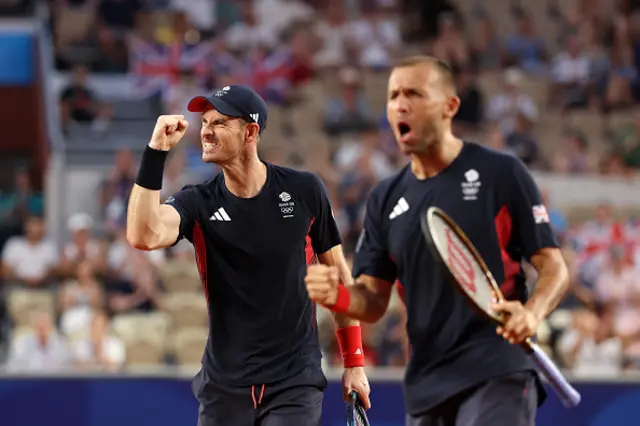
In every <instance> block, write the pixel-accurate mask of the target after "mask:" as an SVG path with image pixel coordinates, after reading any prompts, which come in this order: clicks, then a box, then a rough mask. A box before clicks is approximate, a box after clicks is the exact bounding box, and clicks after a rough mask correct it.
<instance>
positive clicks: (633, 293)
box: [0, 0, 640, 375]
mask: <svg viewBox="0 0 640 426" xmlns="http://www.w3.org/2000/svg"><path fill="white" fill-rule="evenodd" d="M50 6H51V8H50V14H49V18H50V25H51V28H52V34H53V43H54V48H55V55H56V58H55V59H56V66H57V68H58V70H59V71H60V72H67V73H69V74H70V75H71V78H70V79H69V80H68V82H67V85H66V86H65V87H64V88H63V90H61V92H60V95H59V100H60V102H59V106H60V113H61V114H60V116H61V119H62V122H61V125H62V128H63V130H64V131H65V134H68V135H69V134H71V132H72V129H73V126H75V125H77V124H78V123H80V124H83V125H86V126H88V127H89V128H90V131H91V132H95V134H100V133H109V132H110V129H112V128H113V127H112V126H113V123H114V121H116V118H115V115H114V108H113V106H112V105H111V104H110V100H109V99H108V98H107V97H106V96H104V94H101V93H99V91H97V90H94V88H92V87H91V84H90V83H89V77H90V76H91V75H94V74H104V75H106V74H108V75H112V76H122V78H123V79H125V78H129V79H132V80H133V81H135V87H136V93H135V96H136V97H144V98H145V99H151V100H152V101H153V102H154V103H155V104H156V105H157V108H158V111H161V112H164V113H185V115H186V116H187V119H189V120H190V121H191V122H192V123H197V122H198V118H197V117H191V116H190V115H189V113H188V112H186V111H185V106H186V103H187V101H188V100H189V99H190V98H191V97H193V96H195V95H199V94H202V93H206V92H207V91H210V90H212V88H214V87H220V86H224V85H227V84H231V83H244V84H249V85H251V86H253V87H255V88H256V90H258V91H259V92H260V94H261V95H262V96H263V97H264V98H265V99H266V100H267V101H268V103H269V105H270V122H269V128H268V130H267V132H266V137H265V140H264V141H263V145H264V146H263V147H261V151H262V156H263V158H265V159H266V160H268V161H272V162H274V163H277V164H283V165H288V166H292V167H300V168H305V169H308V170H312V171H314V172H316V173H318V175H320V177H321V178H322V179H323V180H324V182H325V184H326V185H327V188H328V189H329V191H330V194H331V197H332V201H333V203H334V206H333V207H334V213H335V217H336V219H337V220H338V223H339V226H340V229H341V231H342V235H343V237H344V240H345V248H346V250H347V253H348V257H349V258H351V252H352V250H353V247H354V244H355V241H356V240H357V236H358V235H359V233H360V229H361V221H362V215H363V203H364V200H365V199H366V196H367V194H368V192H369V191H370V189H371V188H372V187H373V186H374V185H375V184H376V183H377V182H379V181H380V180H381V179H384V178H385V177H387V176H389V175H391V174H392V173H394V172H395V171H396V170H398V169H399V168H400V167H402V166H403V165H404V164H406V162H407V159H406V158H405V157H403V156H401V155H399V152H398V151H397V149H396V146H395V142H394V140H393V137H392V135H391V133H390V129H389V127H388V124H387V122H386V120H385V118H384V100H385V96H386V95H385V86H384V85H385V82H386V77H387V74H386V73H387V70H388V68H389V66H390V65H391V64H392V63H393V61H394V59H395V58H396V57H398V56H405V55H407V54H412V53H427V54H431V55H434V56H437V57H438V58H440V59H443V60H445V61H447V62H448V63H449V64H451V65H452V67H453V68H454V70H455V71H456V78H457V85H458V93H459V96H460V97H461V99H462V107H461V109H460V111H459V113H458V115H457V116H456V119H455V123H454V124H455V127H456V129H455V130H456V132H457V134H459V135H461V136H463V137H465V138H467V139H469V140H474V141H477V142H479V143H484V144H486V145H488V146H490V147H492V148H494V149H497V150H501V151H504V152H507V153H510V154H512V155H515V156H517V157H519V158H521V159H522V160H523V161H524V162H525V163H526V164H527V165H528V166H529V167H530V168H532V169H534V170H546V171H553V172H556V173H561V174H565V175H575V174H602V175H610V176H615V177H619V178H628V177H632V176H634V175H636V174H637V170H638V168H639V167H640V109H639V108H638V101H639V100H640V75H639V74H638V71H639V70H640V8H639V6H640V2H637V1H632V0H627V1H612V0H609V1H606V0H602V1H600V0H574V1H566V2H564V1H563V2H559V1H556V2H554V1H546V2H539V3H535V4H534V3H531V4H527V3H525V2H519V1H516V0H500V1H495V2H494V1H491V2H480V1H471V0H467V1H464V0H459V1H445V0H434V1H429V2H418V1H415V2H411V1H404V2H403V1H399V0H345V1H337V0H326V1H311V0H308V1H302V0H254V1H248V0H235V1H226V0H128V1H123V0H51V1H50ZM541 28H542V29H541ZM132 96H134V94H132ZM197 127H198V126H197V125H195V126H192V127H191V129H192V132H191V133H189V134H188V135H187V136H186V140H185V141H184V143H182V144H181V149H180V150H177V151H176V152H172V154H171V156H170V158H169V161H168V164H167V168H166V171H165V182H164V185H163V190H162V197H163V199H165V198H167V197H168V196H169V195H170V194H171V193H172V192H175V191H177V190H179V189H180V188H181V187H182V186H183V185H184V184H186V183H187V182H191V181H201V180H203V179H206V178H208V177H211V176H212V175H213V174H214V173H216V172H217V170H215V169H214V168H212V167H210V166H208V165H203V164H202V162H201V161H200V146H199V144H200V141H199V136H198V131H197V130H198V129H197ZM269 135H271V136H269ZM145 143H146V141H145V140H140V141H139V144H140V146H144V144H145ZM132 148H133V147H132ZM135 174H136V161H135V160H134V155H133V153H132V150H130V149H120V150H119V151H118V152H117V154H116V159H115V162H114V165H113V167H112V171H111V172H110V173H109V174H108V175H107V176H105V179H104V182H103V185H102V186H101V188H100V197H99V200H98V202H99V203H100V206H101V212H102V214H101V215H100V216H98V217H90V216H88V215H86V214H83V213H78V214H76V215H73V216H72V217H70V218H69V220H68V224H67V226H68V231H69V235H71V237H70V240H69V241H68V242H66V244H65V245H64V247H63V248H62V250H59V249H58V248H57V247H56V246H55V245H54V244H53V242H50V241H48V240H47V239H46V230H45V229H44V222H43V221H42V213H43V209H42V198H41V197H40V196H39V195H37V194H33V193H32V191H30V184H29V180H28V174H27V173H26V172H24V171H21V172H19V173H18V174H17V175H16V188H15V191H14V193H13V194H11V195H9V196H7V197H5V199H6V202H5V203H2V204H1V205H0V206H3V207H4V209H3V211H4V216H3V217H4V218H5V219H4V220H3V227H2V229H3V233H2V235H3V236H4V238H3V239H4V240H7V242H6V244H5V245H4V248H3V251H2V258H1V259H2V273H3V279H4V281H3V282H4V284H3V288H4V289H5V290H6V291H4V294H5V295H6V297H5V302H6V303H5V305H6V308H5V311H4V314H3V315H0V316H1V317H2V318H4V320H3V322H2V324H3V327H2V330H3V333H2V336H3V337H4V342H5V343H6V345H5V347H6V348H8V350H7V351H6V354H5V355H6V363H7V366H8V367H10V368H14V369H31V370H38V371H41V370H43V369H50V370H55V369H60V368H68V367H71V366H75V367H77V368H85V367H95V368H106V369H119V368H123V367H124V366H125V365H146V364H153V363H166V364H178V365H180V364H184V365H187V364H193V363H198V362H199V356H200V352H201V350H202V345H203V344H204V340H203V338H204V336H206V324H207V323H206V305H205V304H204V296H203V295H202V293H201V291H202V290H201V289H200V286H199V283H198V277H197V268H196V267H195V260H194V257H193V248H192V247H190V245H189V243H180V244H179V245H177V246H175V247H173V248H171V249H168V250H162V251H156V252H151V253H143V252H137V251H136V250H134V249H132V248H131V247H129V246H128V245H127V243H126V241H125V240H124V233H123V229H124V226H125V217H126V203H127V198H128V194H129V190H130V188H131V186H132V184H133V180H134V178H135ZM545 197H546V193H545ZM547 206H548V208H549V213H550V220H551V223H552V225H553V227H554V229H555V231H556V233H557V235H558V237H559V240H560V241H561V243H562V247H563V250H564V252H565V256H566V259H567V261H568V263H569V265H570V268H571V272H572V274H571V277H572V280H571V288H570V290H569V293H568V295H567V298H566V300H565V301H564V302H563V304H562V305H561V307H560V309H558V310H557V311H556V312H555V313H554V314H553V315H552V316H551V317H550V318H549V320H548V321H547V322H546V323H545V324H544V326H543V327H542V329H541V331H540V336H539V338H540V341H541V342H542V343H543V344H544V347H545V349H546V350H548V351H549V353H551V354H553V355H554V357H555V358H556V359H557V360H558V362H560V363H561V365H563V366H564V367H565V368H569V369H573V371H574V372H575V373H576V374H605V375H611V374H618V373H620V372H622V371H627V370H634V369H635V370H637V369H640V269H639V268H640V220H639V219H638V218H636V217H635V216H634V215H633V214H631V213H630V212H629V211H617V209H615V208H614V207H613V206H610V205H608V204H607V203H602V204H601V205H600V206H598V207H597V208H594V209H593V214H592V215H591V217H590V219H588V220H586V221H584V220H574V219H573V218H572V217H571V216H570V214H569V213H568V212H562V211H559V210H557V209H555V208H554V207H553V200H547ZM22 229H24V232H22V231H21V230H22ZM525 266H526V271H527V273H528V277H529V278H530V281H534V280H535V271H533V270H532V268H531V267H529V266H528V265H525ZM9 290H11V291H9ZM25 291H26V292H27V293H25ZM34 295H37V297H36V296H34ZM404 315H405V313H404V310H403V307H402V304H401V303H400V302H399V299H398V297H397V295H394V298H393V300H392V303H391V307H390V310H389V314H388V315H387V316H386V317H385V318H384V320H383V321H381V322H380V323H378V324H375V325H366V326H363V327H364V339H365V353H366V355H367V362H368V363H369V365H378V366H389V365H395V366H400V365H404V364H405V363H406V360H407V357H408V345H407V342H406V333H405V330H404V323H405V320H406V319H405V316H404ZM141 327H143V328H141ZM203 327H204V328H203ZM141 330H143V331H141ZM319 330H320V337H321V342H322V348H323V352H324V353H325V362H326V363H327V364H328V365H338V364H340V360H339V352H338V349H337V346H336V343H335V340H334V338H333V325H332V324H331V318H330V315H329V314H328V312H326V311H324V310H319ZM170 333H171V334H170ZM168 336H170V338H169V337H168Z"/></svg>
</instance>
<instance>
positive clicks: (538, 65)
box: [505, 11, 548, 75]
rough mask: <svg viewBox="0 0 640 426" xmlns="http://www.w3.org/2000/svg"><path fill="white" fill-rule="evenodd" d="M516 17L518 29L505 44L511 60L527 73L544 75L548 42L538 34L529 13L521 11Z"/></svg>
mask: <svg viewBox="0 0 640 426" xmlns="http://www.w3.org/2000/svg"><path fill="white" fill-rule="evenodd" d="M515 18H516V25H517V30H516V32H515V33H514V34H511V35H510V36H509V37H507V40H506V46H505V49H506V53H507V54H508V55H509V57H510V58H509V60H510V62H511V61H513V63H514V64H516V65H518V66H519V67H520V68H522V69H523V70H524V71H525V72H526V73H527V74H532V75H542V74H543V73H544V72H545V71H546V61H547V56H548V53H547V46H546V43H545V41H544V39H543V38H542V37H541V36H540V35H539V34H538V31H537V29H536V25H535V22H534V20H533V18H532V17H531V15H530V14H529V13H527V12H525V11H520V12H519V13H517V14H516V16H515Z"/></svg>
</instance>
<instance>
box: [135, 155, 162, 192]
mask: <svg viewBox="0 0 640 426" xmlns="http://www.w3.org/2000/svg"><path fill="white" fill-rule="evenodd" d="M167 155H169V151H160V150H158V149H153V148H151V147H150V146H149V145H147V147H146V148H145V150H144V152H143V153H142V161H141V162H140V169H139V170H138V177H137V178H136V184H137V185H139V186H141V187H143V188H147V189H150V190H152V191H160V190H161V189H162V174H163V173H164V162H165V161H166V160H167Z"/></svg>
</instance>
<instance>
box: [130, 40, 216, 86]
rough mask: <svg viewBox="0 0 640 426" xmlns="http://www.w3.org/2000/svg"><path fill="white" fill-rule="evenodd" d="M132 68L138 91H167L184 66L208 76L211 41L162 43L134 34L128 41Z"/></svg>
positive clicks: (185, 68)
mask: <svg viewBox="0 0 640 426" xmlns="http://www.w3.org/2000/svg"><path fill="white" fill-rule="evenodd" d="M129 52H130V62H129V63H130V67H129V69H130V71H131V75H132V77H133V78H134V87H135V90H136V94H137V95H138V96H141V97H148V96H152V95H155V94H158V93H160V94H164V93H166V91H167V90H168V89H169V88H171V87H172V86H173V85H175V84H177V83H178V82H179V79H180V74H181V72H182V71H183V70H190V71H193V72H194V73H195V74H196V76H197V77H198V78H201V79H205V78H206V75H207V73H208V71H209V66H208V65H209V63H210V62H211V55H212V50H211V45H210V44H209V43H197V44H188V43H184V42H175V43H170V44H160V43H155V42H149V41H146V40H143V39H142V38H140V37H133V38H132V39H131V40H130V44H129Z"/></svg>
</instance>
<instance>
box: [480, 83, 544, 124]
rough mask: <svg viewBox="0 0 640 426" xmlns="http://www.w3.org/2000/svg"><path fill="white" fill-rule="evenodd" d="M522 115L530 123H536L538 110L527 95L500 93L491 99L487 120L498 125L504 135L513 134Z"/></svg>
mask: <svg viewBox="0 0 640 426" xmlns="http://www.w3.org/2000/svg"><path fill="white" fill-rule="evenodd" d="M519 114H522V115H523V116H524V117H526V118H527V119H528V120H529V121H535V120H536V118H537V116H538V108H537V107H536V104H535V102H534V101H533V99H531V97H530V96H529V95H527V94H526V93H522V92H518V93H506V92H503V93H498V94H496V95H494V96H493V97H491V99H490V100H489V105H488V108H487V118H488V119H489V120H490V121H492V122H495V123H498V125H499V126H500V130H501V131H502V132H503V133H504V134H509V133H511V132H512V131H513V130H514V128H515V120H516V117H517V116H518V115H519Z"/></svg>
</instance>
